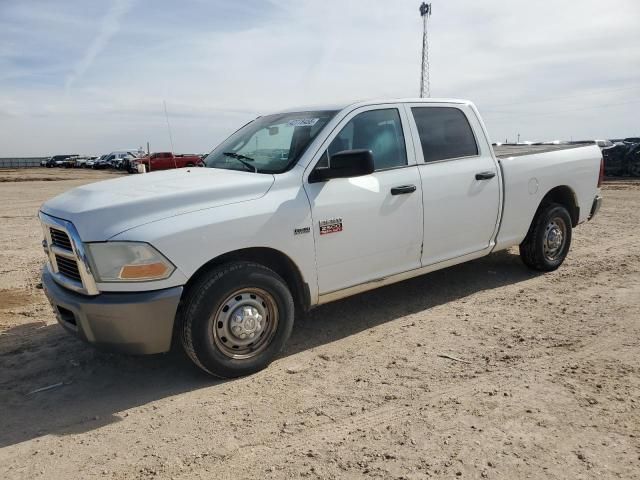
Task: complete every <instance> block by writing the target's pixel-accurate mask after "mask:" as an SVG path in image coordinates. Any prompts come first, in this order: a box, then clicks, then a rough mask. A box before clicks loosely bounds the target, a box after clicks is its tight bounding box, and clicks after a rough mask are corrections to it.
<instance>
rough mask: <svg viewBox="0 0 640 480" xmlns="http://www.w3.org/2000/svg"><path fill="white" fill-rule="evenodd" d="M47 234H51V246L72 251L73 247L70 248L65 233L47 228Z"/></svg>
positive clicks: (69, 240) (69, 241)
mask: <svg viewBox="0 0 640 480" xmlns="http://www.w3.org/2000/svg"><path fill="white" fill-rule="evenodd" d="M49 232H50V234H51V243H52V244H53V245H55V246H56V247H60V248H62V249H64V250H68V251H70V252H72V251H73V247H72V246H71V239H70V238H69V235H67V233H66V232H63V231H62V230H58V229H57V228H49Z"/></svg>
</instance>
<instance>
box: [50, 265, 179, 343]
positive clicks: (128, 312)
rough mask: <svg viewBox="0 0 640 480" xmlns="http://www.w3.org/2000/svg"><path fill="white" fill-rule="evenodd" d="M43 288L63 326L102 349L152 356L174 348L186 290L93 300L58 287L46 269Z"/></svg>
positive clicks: (103, 294)
mask: <svg viewBox="0 0 640 480" xmlns="http://www.w3.org/2000/svg"><path fill="white" fill-rule="evenodd" d="M42 286H43V288H44V292H45V294H46V295H47V298H48V299H49V302H50V303H51V306H52V307H53V310H54V312H55V314H56V317H57V318H58V322H59V323H60V325H62V326H63V327H64V328H65V330H67V331H69V332H70V333H72V334H73V335H75V336H77V337H79V338H81V339H82V340H85V341H87V342H89V343H91V344H93V345H95V346H96V347H98V348H101V349H105V350H111V351H117V352H122V353H130V354H151V353H162V352H166V351H168V350H169V348H170V347H171V337H172V334H173V324H174V320H175V317H176V312H177V310H178V303H179V302H180V297H181V295H182V288H183V287H174V288H168V289H164V290H156V291H148V292H131V293H101V294H99V295H96V296H93V297H90V296H85V295H81V294H78V293H75V292H72V291H71V290H68V289H66V288H64V287H61V286H60V285H58V284H57V283H56V282H55V280H54V279H53V276H52V275H51V273H50V272H49V271H48V269H47V268H46V267H45V269H44V270H43V271H42Z"/></svg>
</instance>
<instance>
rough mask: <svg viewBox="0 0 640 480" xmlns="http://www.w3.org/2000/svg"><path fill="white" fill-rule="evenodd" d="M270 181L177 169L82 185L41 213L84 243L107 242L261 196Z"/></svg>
mask: <svg viewBox="0 0 640 480" xmlns="http://www.w3.org/2000/svg"><path fill="white" fill-rule="evenodd" d="M273 182H274V177H273V175H268V174H256V173H252V172H241V171H235V170H223V169H214V168H180V169H177V170H167V171H162V172H153V173H147V174H142V175H130V176H128V177H123V178H117V179H113V180H106V181H103V182H96V183H91V184H88V185H83V186H81V187H78V188H74V189H73V190H69V191H68V192H66V193H63V194H62V195H59V196H57V197H55V198H53V199H51V200H49V201H48V202H46V203H45V204H44V205H42V207H41V210H42V211H43V212H44V213H46V214H47V215H51V216H53V217H58V218H61V219H64V220H68V221H70V222H72V223H73V224H74V225H75V227H76V229H77V230H78V233H79V234H80V238H82V240H83V241H85V242H90V241H105V240H108V239H109V238H111V237H113V236H115V235H117V234H119V233H121V232H124V231H125V230H129V229H131V228H133V227H137V226H140V225H143V224H145V223H150V222H154V221H157V220H161V219H163V218H168V217H173V216H176V215H182V214H185V213H189V212H194V211H196V210H203V209H207V208H214V207H220V206H223V205H229V204H232V203H239V202H246V201H249V200H254V199H256V198H260V197H262V196H263V195H265V194H266V193H267V192H268V191H269V188H271V185H273Z"/></svg>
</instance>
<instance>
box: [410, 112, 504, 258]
mask: <svg viewBox="0 0 640 480" xmlns="http://www.w3.org/2000/svg"><path fill="white" fill-rule="evenodd" d="M405 108H406V110H407V114H408V117H409V122H410V124H411V128H412V132H413V141H414V146H415V150H416V158H417V162H418V169H419V171H420V177H421V181H422V190H423V197H424V245H423V252H422V265H423V266H426V265H432V264H435V263H438V262H442V261H446V260H449V259H453V258H457V257H462V256H464V255H469V254H473V253H474V252H481V251H483V250H486V249H487V248H489V247H491V246H493V238H494V235H495V232H496V229H497V222H498V217H499V212H500V202H501V185H500V176H499V172H498V165H497V162H496V160H495V159H494V157H493V155H492V152H491V145H490V144H489V143H488V142H487V141H486V139H485V137H484V134H483V133H482V132H483V129H482V126H481V124H480V122H479V120H478V117H477V115H476V114H475V112H474V111H473V109H472V108H471V107H470V106H469V105H466V104H456V103H452V104H428V103H415V104H408V105H406V107H405ZM475 132H479V135H476V134H475Z"/></svg>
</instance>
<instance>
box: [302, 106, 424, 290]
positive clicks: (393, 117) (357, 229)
mask: <svg viewBox="0 0 640 480" xmlns="http://www.w3.org/2000/svg"><path fill="white" fill-rule="evenodd" d="M408 128H409V127H408V123H407V118H406V114H405V112H404V110H403V109H402V108H401V106H398V105H394V104H392V105H383V106H369V107H362V108H359V109H356V110H354V111H353V112H351V113H350V114H349V115H347V116H346V117H345V119H344V120H343V121H342V122H341V123H340V125H339V126H338V127H336V129H335V130H334V131H333V132H332V133H331V134H330V135H329V137H328V138H327V140H326V141H325V143H324V144H323V146H322V147H321V150H320V152H319V153H318V155H317V156H316V159H315V160H314V161H312V163H311V167H313V168H322V167H323V166H326V165H327V164H328V163H327V162H328V156H330V155H332V154H334V153H337V152H339V151H344V150H351V149H368V150H371V151H372V153H373V159H374V164H375V168H376V170H375V172H374V173H372V174H370V175H365V176H361V177H354V178H334V179H331V180H328V181H326V182H320V183H308V181H305V184H304V188H305V191H306V192H307V196H308V198H309V201H310V204H311V213H312V217H313V226H312V231H313V235H314V238H315V244H316V262H317V266H318V285H319V293H320V294H325V293H330V292H333V291H337V290H341V289H343V288H347V287H350V286H354V285H358V284H361V283H365V282H368V281H371V280H376V279H380V278H383V277H385V276H388V275H392V274H395V273H399V272H403V271H407V270H412V269H415V268H418V267H419V266H420V247H421V244H422V217H423V215H422V192H421V185H420V175H419V173H418V168H417V166H416V164H415V157H414V153H413V146H412V144H411V142H410V141H409V142H408V143H407V142H406V141H405V139H410V134H409V131H408ZM311 167H310V168H309V169H308V171H307V174H308V173H310V171H311V170H312V168H311ZM399 187H402V188H399Z"/></svg>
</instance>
